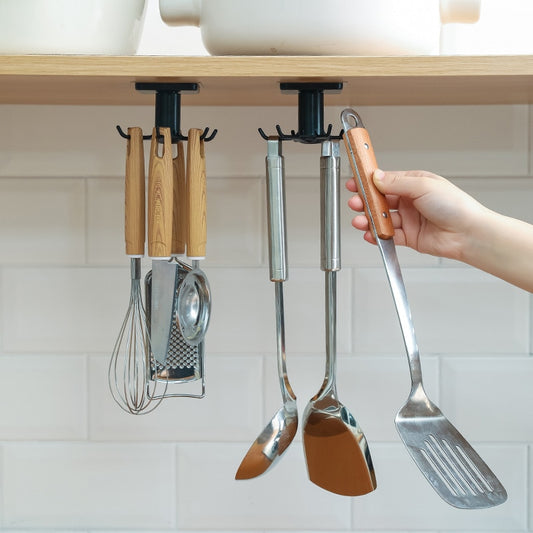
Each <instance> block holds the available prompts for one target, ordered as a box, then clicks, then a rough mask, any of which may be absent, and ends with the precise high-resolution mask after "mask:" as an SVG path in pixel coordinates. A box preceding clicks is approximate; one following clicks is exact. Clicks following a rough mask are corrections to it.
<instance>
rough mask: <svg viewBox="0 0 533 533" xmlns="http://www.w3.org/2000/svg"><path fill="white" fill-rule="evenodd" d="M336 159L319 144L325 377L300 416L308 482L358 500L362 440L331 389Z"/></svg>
mask: <svg viewBox="0 0 533 533" xmlns="http://www.w3.org/2000/svg"><path fill="white" fill-rule="evenodd" d="M339 178H340V155H339V143H338V141H325V142H323V143H322V157H321V158H320V188H321V217H320V218H321V269H322V270H323V271H324V272H325V304H326V305H325V327H326V372H325V377H324V382H323V383H322V387H321V388H320V390H319V391H318V393H317V394H316V395H315V396H314V397H313V398H311V400H310V401H309V403H308V404H307V407H306V409H305V411H304V416H303V441H304V448H305V458H306V461H307V470H308V473H309V479H310V480H311V481H312V482H313V483H315V484H316V485H318V486H319V487H322V488H323V489H325V490H328V491H330V492H334V493H336V494H342V495H345V496H360V495H362V494H367V493H368V492H371V491H373V490H374V489H375V488H376V477H375V473H374V467H373V464H372V458H371V456H370V451H369V449H368V444H367V441H366V438H365V435H364V433H363V431H362V429H361V427H360V426H359V424H358V423H357V421H356V420H355V418H354V416H353V415H352V413H351V412H350V411H349V410H348V408H347V407H346V406H344V405H343V404H342V403H341V402H340V401H339V399H338V395H337V385H336V371H337V368H336V359H337V353H336V348H337V347H336V344H337V338H336V335H337V334H336V329H337V323H336V321H337V295H336V291H337V287H336V283H337V280H336V276H337V271H339V270H340V268H341V260H340V224H339V201H340V190H339V187H340V186H339Z"/></svg>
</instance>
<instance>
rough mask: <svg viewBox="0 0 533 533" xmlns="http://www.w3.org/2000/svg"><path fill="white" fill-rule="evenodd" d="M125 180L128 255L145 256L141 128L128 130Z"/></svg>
mask: <svg viewBox="0 0 533 533" xmlns="http://www.w3.org/2000/svg"><path fill="white" fill-rule="evenodd" d="M128 135H129V138H128V144H127V149H126V150H127V153H126V180H125V220H124V228H125V240H126V254H127V255H130V256H142V255H144V240H145V207H144V205H145V193H144V185H145V182H144V148H143V133H142V130H141V128H128Z"/></svg>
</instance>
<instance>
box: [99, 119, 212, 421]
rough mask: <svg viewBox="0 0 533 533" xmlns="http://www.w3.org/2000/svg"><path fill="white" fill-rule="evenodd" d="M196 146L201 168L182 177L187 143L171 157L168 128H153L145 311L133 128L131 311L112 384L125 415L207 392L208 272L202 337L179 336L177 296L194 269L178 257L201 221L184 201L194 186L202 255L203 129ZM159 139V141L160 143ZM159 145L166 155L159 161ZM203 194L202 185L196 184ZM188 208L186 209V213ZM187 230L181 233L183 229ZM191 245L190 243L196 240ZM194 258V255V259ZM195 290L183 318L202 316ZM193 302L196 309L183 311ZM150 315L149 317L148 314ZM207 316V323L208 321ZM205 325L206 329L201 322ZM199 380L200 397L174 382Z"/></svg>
mask: <svg viewBox="0 0 533 533" xmlns="http://www.w3.org/2000/svg"><path fill="white" fill-rule="evenodd" d="M189 133H190V135H191V139H195V141H194V142H192V143H190V144H189V145H188V160H189V161H197V160H199V161H200V162H201V164H200V165H188V170H189V174H188V176H186V175H185V159H184V150H183V144H182V142H181V141H179V142H178V143H177V157H175V158H172V141H171V136H170V130H169V128H154V131H153V134H152V140H151V147H150V161H149V175H148V254H149V256H150V257H151V258H152V270H151V271H150V272H148V274H147V276H146V278H145V293H146V308H145V306H144V305H143V302H142V294H141V287H140V277H141V259H140V258H141V257H142V256H143V255H144V244H145V192H144V188H145V179H144V156H143V144H142V142H143V137H142V131H141V129H140V128H129V129H128V137H127V138H128V150H127V159H126V186H125V192H126V202H125V205H126V217H125V232H126V253H127V254H128V256H130V257H131V295H130V303H129V307H128V311H127V313H126V317H125V319H124V322H123V325H122V327H121V329H120V332H119V336H118V339H117V342H116V343H115V347H114V349H113V353H112V356H111V360H110V364H109V369H108V381H109V387H110V390H111V393H112V396H113V398H114V399H115V401H116V402H117V403H118V405H119V406H120V407H121V408H122V409H123V410H125V411H127V412H130V413H132V414H146V413H148V412H151V411H152V410H153V409H154V408H156V407H157V406H158V405H159V403H160V401H161V400H162V399H163V398H168V397H194V398H200V397H203V396H204V394H205V381H204V364H203V356H204V346H203V338H204V335H205V331H206V329H207V321H208V317H209V308H210V301H211V300H210V292H209V284H208V282H207V278H205V274H203V277H204V279H203V285H202V291H203V292H202V294H201V297H202V298H205V299H206V301H205V302H203V304H202V305H203V306H204V307H207V308H208V310H207V311H204V312H203V313H202V314H201V316H200V315H199V318H198V320H197V322H198V324H199V326H198V327H201V328H202V338H201V339H198V338H195V339H193V340H192V341H191V342H189V341H188V340H187V339H186V338H185V337H184V335H183V334H182V333H181V331H182V329H183V328H181V322H180V321H181V318H182V317H181V315H180V313H178V307H179V305H178V301H179V300H180V298H179V296H180V290H181V286H182V285H183V283H184V280H185V279H186V278H187V277H188V276H189V274H190V273H191V270H192V269H191V267H189V266H188V265H186V264H184V263H183V262H182V261H180V260H179V259H177V256H179V255H180V254H183V253H184V252H185V251H186V249H187V240H188V239H187V231H189V233H192V231H190V230H188V228H191V227H193V226H195V225H196V224H197V220H196V218H193V217H191V220H187V218H186V214H187V213H192V212H194V211H195V209H196V207H194V208H193V209H191V208H190V207H189V208H188V199H187V198H186V196H187V195H188V193H189V192H190V193H191V194H194V186H193V187H191V188H190V189H189V187H188V186H187V185H188V183H192V184H199V188H200V189H201V190H202V202H203V209H202V214H201V219H202V229H201V232H202V233H203V235H204V239H203V242H202V244H203V250H204V254H205V243H206V238H205V235H206V229H205V228H206V224H205V218H206V215H205V197H206V193H205V154H204V151H203V140H202V139H201V138H200V137H201V133H202V132H201V130H196V129H194V130H190V132H189ZM161 139H162V143H160V140H161ZM160 144H162V154H161V156H160V155H159V153H158V152H159V149H160ZM196 188H197V189H198V186H196ZM187 208H188V209H187ZM185 225H186V226H187V227H184V226H185ZM191 242H192V241H191ZM189 255H191V254H189ZM194 291H195V288H194V287H193V289H188V290H187V298H185V299H184V298H181V309H182V314H183V315H187V314H188V315H193V316H194V313H196V312H197V307H198V304H197V302H196V300H197V299H198V298H200V296H196V299H195V295H194ZM187 304H189V305H191V306H193V307H194V309H193V310H192V311H190V310H187V309H186V305H187ZM145 309H146V311H145ZM206 316H207V319H206ZM202 321H203V322H202ZM201 322H202V323H201ZM198 380H201V391H200V392H198V393H191V392H190V391H189V392H183V391H182V390H181V387H180V388H175V387H169V385H170V384H172V385H174V384H183V383H188V382H193V381H198Z"/></svg>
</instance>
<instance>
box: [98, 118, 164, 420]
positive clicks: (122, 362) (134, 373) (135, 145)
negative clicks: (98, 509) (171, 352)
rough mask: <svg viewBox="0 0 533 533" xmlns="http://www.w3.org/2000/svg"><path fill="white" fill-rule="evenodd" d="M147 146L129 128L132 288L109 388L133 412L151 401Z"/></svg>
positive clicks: (128, 225) (127, 223) (146, 407)
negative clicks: (143, 282)
mask: <svg viewBox="0 0 533 533" xmlns="http://www.w3.org/2000/svg"><path fill="white" fill-rule="evenodd" d="M144 188H145V182H144V150H143V137H142V130H141V128H128V142H127V158H126V180H125V221H124V222H125V223H124V228H125V239H126V254H127V255H128V256H129V257H130V260H131V291H130V302H129V306H128V310H127V312H126V317H125V318H124V322H123V323H122V327H121V328H120V333H119V335H118V338H117V341H116V343H115V347H114V348H113V353H112V356H111V360H110V362H109V368H108V382H109V389H110V391H111V394H112V396H113V398H114V400H115V402H116V403H117V404H118V405H119V406H120V407H121V408H122V409H123V410H124V411H127V412H129V413H132V414H144V413H147V412H150V411H152V410H153V409H154V408H155V407H157V405H158V402H156V403H155V404H153V405H151V403H152V393H153V392H154V391H152V390H150V388H149V387H148V386H147V384H148V381H149V354H150V342H149V338H148V332H147V328H146V316H145V310H144V306H143V302H142V294H141V287H140V278H141V258H142V256H143V255H144V242H145V192H144Z"/></svg>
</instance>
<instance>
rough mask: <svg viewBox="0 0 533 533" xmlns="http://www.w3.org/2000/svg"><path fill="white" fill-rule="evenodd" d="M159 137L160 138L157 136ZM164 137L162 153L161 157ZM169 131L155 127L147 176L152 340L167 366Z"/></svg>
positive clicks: (172, 271) (172, 274)
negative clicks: (160, 143)
mask: <svg viewBox="0 0 533 533" xmlns="http://www.w3.org/2000/svg"><path fill="white" fill-rule="evenodd" d="M158 134H159V135H158ZM159 136H163V154H162V156H161V157H159V155H158V150H159V140H158V137H159ZM173 175H174V172H173V166H172V144H171V137H170V128H154V130H153V134H152V143H151V147H150V168H149V174H148V253H149V255H150V257H151V258H152V292H151V295H152V297H151V310H150V316H151V330H150V340H151V347H152V353H153V355H154V357H155V360H156V361H157V362H158V363H159V364H161V365H164V364H165V359H166V355H167V351H168V343H169V337H170V328H171V325H172V324H171V323H172V308H173V305H174V294H175V291H176V265H175V263H173V262H171V261H170V257H171V253H172V222H173V220H172V217H173V215H172V213H173V202H174V200H173V196H174V195H173V181H174V177H173Z"/></svg>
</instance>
